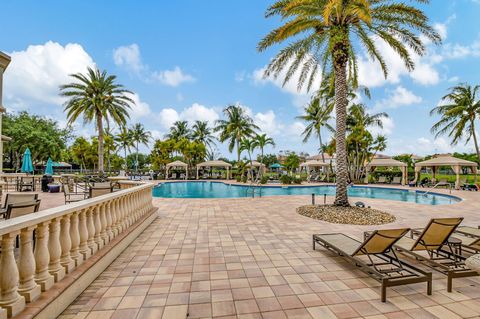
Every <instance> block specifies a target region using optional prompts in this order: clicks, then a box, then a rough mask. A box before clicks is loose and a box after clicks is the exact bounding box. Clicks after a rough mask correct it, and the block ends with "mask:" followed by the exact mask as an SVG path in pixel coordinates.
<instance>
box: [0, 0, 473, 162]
mask: <svg viewBox="0 0 480 319" xmlns="http://www.w3.org/2000/svg"><path fill="white" fill-rule="evenodd" d="M271 3H272V1H265V0H257V1H248V2H247V1H245V2H238V1H237V2H234V1H217V0H211V1H207V2H205V1H195V0H189V1H186V0H185V1H141V2H140V1H136V2H133V1H116V2H113V1H101V2H100V1H95V2H94V1H82V2H75V3H73V2H71V3H67V4H63V5H62V6H59V5H58V2H54V1H42V2H41V3H40V2H38V1H4V2H3V3H2V22H1V25H2V28H1V30H2V31H1V32H2V34H4V35H2V36H1V42H0V50H2V51H4V52H7V53H9V54H11V55H12V59H13V60H12V63H11V65H10V67H9V69H7V72H6V74H5V84H4V86H5V88H4V95H5V96H4V105H5V106H6V107H7V109H9V110H13V111H19V110H29V111H31V112H34V113H38V114H43V115H47V116H50V117H52V118H54V119H57V120H58V121H59V122H60V123H61V124H62V125H64V123H65V116H64V114H63V112H62V110H63V108H62V105H61V104H62V102H63V101H62V99H61V98H59V97H58V85H60V84H62V83H65V81H68V74H70V73H75V72H80V71H82V70H84V69H85V68H86V66H87V65H90V66H91V65H96V66H98V67H99V68H101V69H107V70H108V72H110V73H113V74H116V75H117V76H118V81H119V82H120V83H122V84H124V85H125V86H126V87H127V88H128V89H130V90H132V91H133V92H134V93H135V95H134V97H133V98H134V99H135V100H136V101H137V105H136V106H135V107H134V109H133V110H132V122H136V121H139V122H142V123H143V124H144V125H145V126H146V127H147V128H148V129H149V130H150V131H151V132H152V134H153V135H154V136H155V137H157V138H158V137H162V136H163V135H164V134H165V133H166V132H167V131H168V127H169V126H170V124H171V123H173V121H175V120H177V119H185V120H189V121H193V120H196V119H201V120H209V121H211V122H212V121H214V120H215V119H217V118H219V117H221V110H222V108H224V107H225V106H226V105H228V104H233V103H240V104H242V105H244V106H245V107H246V108H247V110H248V112H249V113H250V114H251V116H252V117H253V118H254V119H255V121H256V123H257V124H258V125H259V126H260V127H261V128H262V129H263V130H264V131H265V132H266V133H267V134H268V135H270V136H272V137H273V138H274V139H275V140H276V142H277V147H276V149H275V150H269V151H275V152H278V151H279V150H287V149H288V150H294V151H307V152H308V153H310V154H316V153H317V152H318V151H317V150H318V145H317V143H316V139H312V141H311V142H309V143H307V144H302V142H301V137H300V133H301V131H302V129H303V124H302V123H301V122H298V121H297V120H296V119H295V117H296V116H298V115H299V114H300V112H301V109H302V106H303V105H304V103H305V102H306V101H308V94H307V93H306V92H297V91H296V90H295V89H294V88H295V83H290V84H288V85H287V86H286V87H284V88H282V87H281V85H280V81H279V80H278V81H276V80H274V79H262V77H261V73H262V72H261V71H262V69H263V68H264V67H265V65H266V64H267V63H268V61H269V60H270V59H271V58H272V57H273V56H274V55H275V54H276V53H277V52H278V49H279V48H280V47H275V48H272V49H270V50H268V51H267V52H263V53H258V52H257V51H256V44H257V43H258V41H259V40H260V39H261V38H262V37H263V36H264V35H265V34H266V33H267V32H268V31H270V30H271V29H272V28H274V27H276V26H278V25H279V21H278V20H275V19H268V20H267V19H265V18H264V12H265V9H266V8H267V7H268V5H269V4H271ZM422 8H424V9H425V11H426V12H427V15H428V16H429V17H430V20H431V22H432V24H433V25H434V26H435V27H436V28H437V30H438V31H439V32H440V33H441V34H442V36H443V37H444V43H443V45H442V46H441V47H433V46H432V45H429V46H428V47H429V49H428V53H427V55H426V56H425V57H422V58H420V57H415V61H416V64H417V69H416V71H415V72H414V73H412V74H408V73H407V72H406V71H405V69H404V68H403V67H402V66H401V64H400V62H399V59H398V58H397V57H396V56H395V55H394V54H392V53H391V52H390V51H389V50H388V49H384V48H383V47H382V48H381V50H382V52H383V53H384V54H385V56H386V59H387V61H388V62H389V64H390V76H389V78H388V79H387V80H385V79H383V77H382V75H381V73H380V71H379V68H378V66H376V65H375V64H374V63H372V62H370V61H368V59H367V58H366V57H362V58H361V61H360V71H361V75H360V80H361V81H362V83H364V84H366V85H367V86H368V87H370V89H371V91H372V99H371V100H365V99H363V102H364V103H365V104H367V105H368V106H369V107H370V109H371V111H372V112H377V111H385V112H387V113H388V114H389V115H390V118H389V119H387V120H385V127H384V129H383V130H382V131H381V132H380V133H383V134H386V135H387V138H388V149H387V151H386V152H385V153H387V154H397V153H404V152H408V153H416V154H420V155H422V154H428V153H433V152H447V151H453V150H457V151H472V146H471V145H458V146H456V147H455V148H452V147H450V146H449V143H448V139H447V138H439V139H434V137H433V136H432V135H431V134H430V127H431V125H432V124H433V123H434V121H435V118H432V117H430V116H429V110H430V109H431V108H432V107H434V106H436V105H437V104H438V103H439V101H440V98H441V97H442V96H443V95H444V94H445V93H446V90H447V89H448V88H449V87H451V86H452V85H454V84H457V83H459V82H469V83H471V84H480V80H479V75H478V74H479V73H478V72H479V70H480V27H479V24H478V16H479V14H480V1H479V0H456V1H440V0H437V1H432V4H430V5H428V6H425V5H422ZM75 130H76V132H77V134H81V135H91V134H94V130H93V129H92V127H90V126H86V127H84V126H83V125H82V123H77V124H76V125H75ZM377 132H378V130H375V133H377ZM324 135H325V136H324V139H327V140H328V134H327V133H324ZM218 149H219V152H220V153H222V154H224V155H228V156H229V157H231V158H234V157H235V155H234V154H232V155H229V154H228V151H227V150H226V148H225V146H224V145H221V144H220V143H218ZM144 151H147V149H145V150H144Z"/></svg>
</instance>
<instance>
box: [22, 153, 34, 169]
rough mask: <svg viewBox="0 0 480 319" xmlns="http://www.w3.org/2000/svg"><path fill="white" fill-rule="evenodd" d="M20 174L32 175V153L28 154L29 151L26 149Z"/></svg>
mask: <svg viewBox="0 0 480 319" xmlns="http://www.w3.org/2000/svg"><path fill="white" fill-rule="evenodd" d="M22 172H23V173H33V164H32V153H30V149H29V148H28V147H27V149H26V150H25V153H24V154H23V159H22Z"/></svg>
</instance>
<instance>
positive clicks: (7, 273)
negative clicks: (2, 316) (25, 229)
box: [0, 232, 25, 317]
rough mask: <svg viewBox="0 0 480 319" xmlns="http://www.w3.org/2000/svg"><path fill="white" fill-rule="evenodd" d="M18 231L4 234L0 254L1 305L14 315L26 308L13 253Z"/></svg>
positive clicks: (8, 313)
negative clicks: (19, 289) (19, 287)
mask: <svg viewBox="0 0 480 319" xmlns="http://www.w3.org/2000/svg"><path fill="white" fill-rule="evenodd" d="M17 234H18V232H11V233H8V234H5V235H3V236H2V253H1V254H0V269H1V271H0V307H2V308H5V309H6V310H7V315H8V316H9V317H13V316H15V315H17V314H18V313H19V312H20V311H22V310H23V309H24V308H25V298H24V297H23V296H21V295H20V294H19V293H18V291H17V290H18V280H19V274H18V268H17V264H16V262H15V256H14V254H13V246H14V244H15V238H16V236H17Z"/></svg>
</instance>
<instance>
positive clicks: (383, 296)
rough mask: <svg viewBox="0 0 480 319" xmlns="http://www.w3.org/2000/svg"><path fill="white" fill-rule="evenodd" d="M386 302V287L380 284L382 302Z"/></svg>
mask: <svg viewBox="0 0 480 319" xmlns="http://www.w3.org/2000/svg"><path fill="white" fill-rule="evenodd" d="M386 301H387V287H386V286H385V284H384V283H382V302H386Z"/></svg>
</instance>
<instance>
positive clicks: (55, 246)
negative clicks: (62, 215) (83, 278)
mask: <svg viewBox="0 0 480 319" xmlns="http://www.w3.org/2000/svg"><path fill="white" fill-rule="evenodd" d="M48 230H49V237H48V252H49V253H50V263H49V264H48V271H49V272H50V274H52V275H53V277H54V279H55V282H58V281H60V280H62V279H63V277H65V268H63V267H62V265H61V264H60V256H61V255H62V248H61V246H60V219H59V218H54V219H52V220H51V222H50V227H49V228H48Z"/></svg>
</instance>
